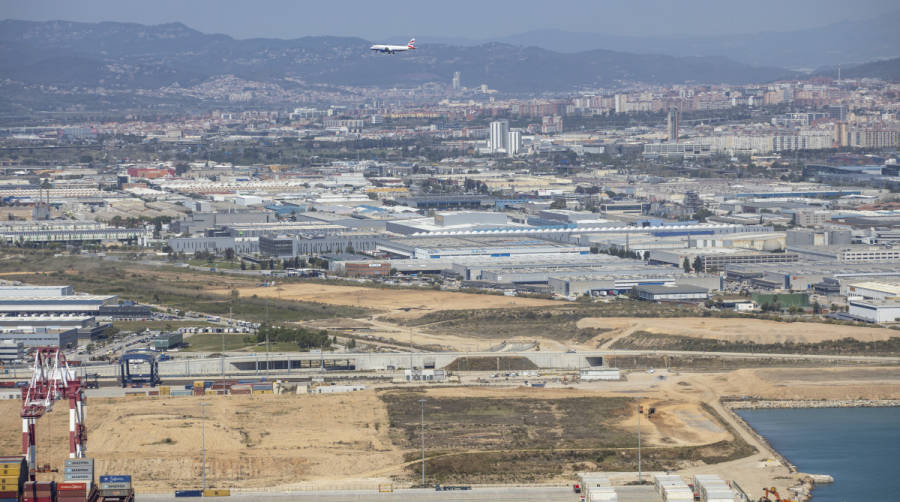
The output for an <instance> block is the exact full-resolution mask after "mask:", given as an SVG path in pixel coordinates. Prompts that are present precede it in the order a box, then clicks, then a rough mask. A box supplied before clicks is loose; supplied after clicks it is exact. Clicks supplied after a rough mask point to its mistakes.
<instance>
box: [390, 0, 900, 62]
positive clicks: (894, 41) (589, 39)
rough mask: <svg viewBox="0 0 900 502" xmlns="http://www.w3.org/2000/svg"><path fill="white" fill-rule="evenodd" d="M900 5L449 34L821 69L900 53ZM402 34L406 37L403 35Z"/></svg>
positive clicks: (556, 47)
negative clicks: (732, 20) (808, 21)
mask: <svg viewBox="0 0 900 502" xmlns="http://www.w3.org/2000/svg"><path fill="white" fill-rule="evenodd" d="M898 26H900V10H895V11H892V12H889V13H886V14H884V15H881V16H879V17H877V18H873V19H866V20H862V21H841V22H838V23H833V24H830V25H828V26H823V27H819V28H810V29H805V30H798V31H787V32H774V31H766V32H760V33H751V34H734V35H722V36H644V37H638V36H617V35H610V34H604V33H580V32H569V31H563V30H536V31H528V32H524V33H518V34H514V35H508V36H503V37H495V38H486V39H480V40H472V39H464V38H443V39H437V40H435V41H440V42H442V43H448V44H455V45H481V44H484V43H488V42H501V43H508V44H512V45H520V46H534V47H541V48H543V49H547V50H552V51H556V52H563V53H570V52H575V51H586V50H592V49H606V50H611V51H625V52H632V53H638V54H668V55H671V56H721V57H728V58H731V59H734V60H735V61H738V62H741V63H744V64H748V65H753V66H774V67H784V68H794V69H807V70H811V69H815V68H819V67H822V66H836V65H838V64H844V65H852V64H860V63H865V62H870V61H873V60H879V59H890V58H895V57H898V56H900V30H898V29H897V27H898ZM400 38H402V37H400Z"/></svg>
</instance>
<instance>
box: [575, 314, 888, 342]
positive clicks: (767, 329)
mask: <svg viewBox="0 0 900 502" xmlns="http://www.w3.org/2000/svg"><path fill="white" fill-rule="evenodd" d="M578 327H579V328H605V329H611V330H615V331H613V332H606V333H604V334H603V337H604V338H610V337H613V338H619V337H620V336H624V335H627V334H629V333H633V332H635V331H648V332H650V333H659V334H666V335H680V336H693V337H699V338H715V339H719V340H731V341H747V342H755V343H784V342H789V341H790V342H794V343H816V342H822V341H826V340H840V339H843V338H848V337H849V338H855V339H857V340H860V341H866V342H868V341H875V340H887V339H889V338H891V337H892V336H900V331H897V330H891V329H884V328H874V327H873V328H864V327H860V326H841V325H837V324H825V323H812V322H776V321H766V320H762V319H740V318H738V319H730V318H729V319H719V318H714V317H675V318H621V317H602V318H601V317H594V318H585V319H581V320H579V321H578Z"/></svg>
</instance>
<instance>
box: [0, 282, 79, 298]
mask: <svg viewBox="0 0 900 502" xmlns="http://www.w3.org/2000/svg"><path fill="white" fill-rule="evenodd" d="M74 294H75V290H73V289H72V286H30V285H22V286H0V298H17V297H24V296H27V297H32V298H47V297H50V298H52V297H56V296H69V295H74Z"/></svg>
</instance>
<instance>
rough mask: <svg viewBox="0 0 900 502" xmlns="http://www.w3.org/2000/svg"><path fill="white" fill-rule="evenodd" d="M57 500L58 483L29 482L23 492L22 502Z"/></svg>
mask: <svg viewBox="0 0 900 502" xmlns="http://www.w3.org/2000/svg"><path fill="white" fill-rule="evenodd" d="M54 500H56V482H54V481H28V482H26V483H25V488H24V490H22V502H53V501H54Z"/></svg>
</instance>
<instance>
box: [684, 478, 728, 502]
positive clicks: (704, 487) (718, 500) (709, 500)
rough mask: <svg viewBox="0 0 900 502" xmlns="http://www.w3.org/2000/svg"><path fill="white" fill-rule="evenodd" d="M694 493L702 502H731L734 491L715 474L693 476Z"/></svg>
mask: <svg viewBox="0 0 900 502" xmlns="http://www.w3.org/2000/svg"><path fill="white" fill-rule="evenodd" d="M692 481H693V482H694V492H696V494H697V495H698V496H699V497H700V500H702V501H703V502H725V501H727V502H733V501H734V497H735V493H734V490H732V489H731V487H730V486H728V483H726V482H725V480H723V479H722V478H720V477H719V476H718V475H716V474H695V475H694V477H693V479H692Z"/></svg>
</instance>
